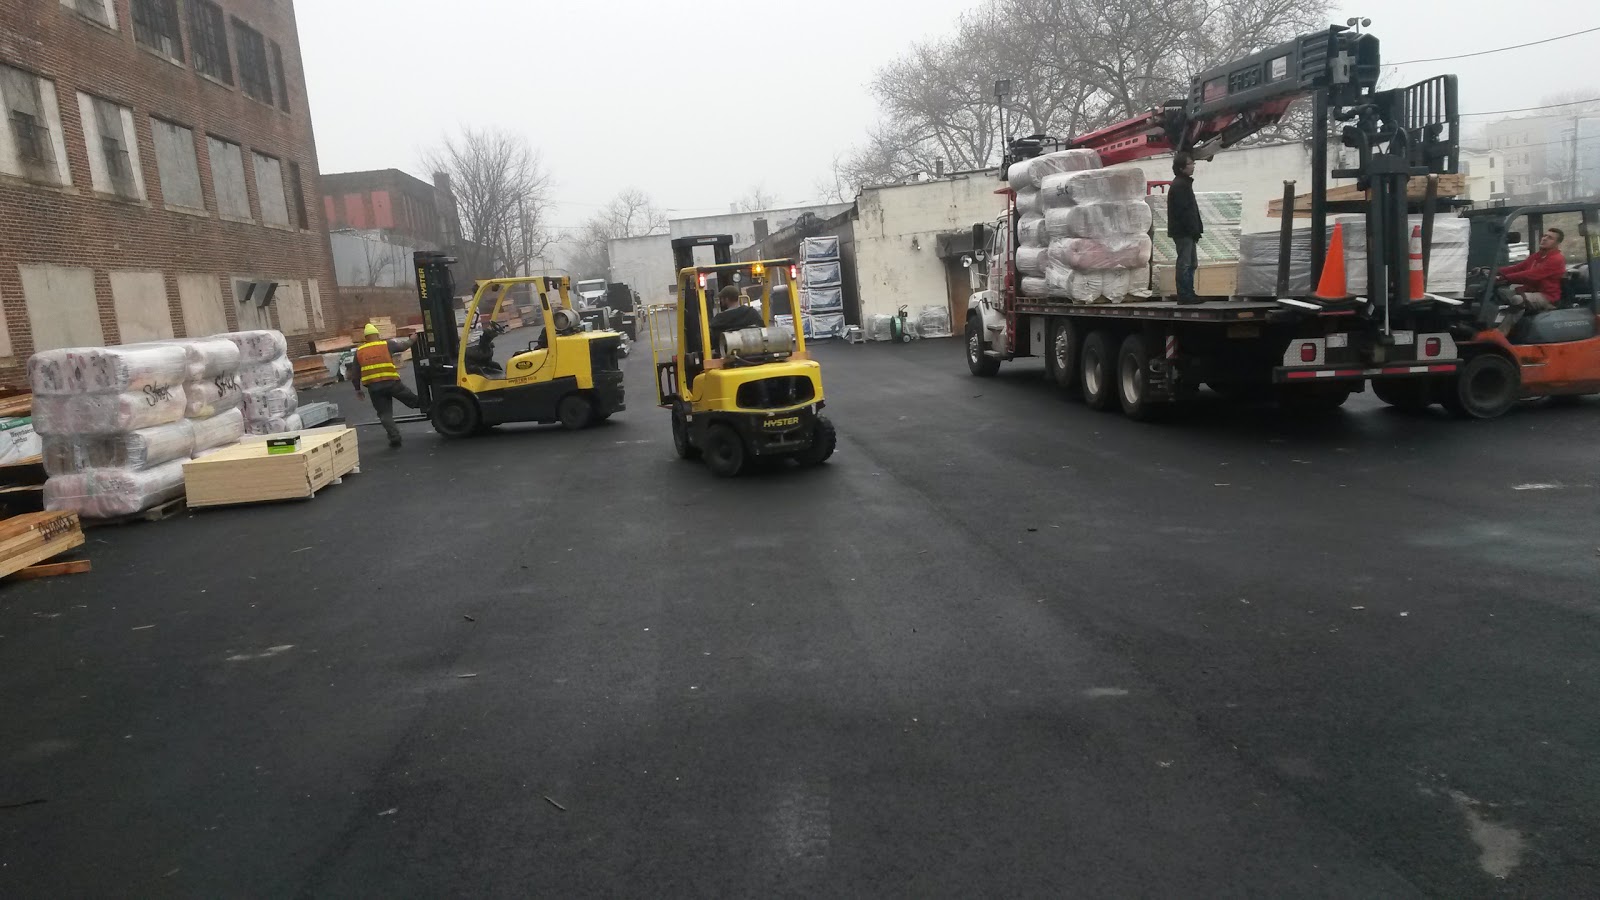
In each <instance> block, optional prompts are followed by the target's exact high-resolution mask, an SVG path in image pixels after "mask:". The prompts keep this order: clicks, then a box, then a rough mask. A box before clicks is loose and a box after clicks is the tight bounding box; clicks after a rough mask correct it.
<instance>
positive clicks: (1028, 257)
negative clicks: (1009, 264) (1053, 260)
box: [1017, 246, 1050, 277]
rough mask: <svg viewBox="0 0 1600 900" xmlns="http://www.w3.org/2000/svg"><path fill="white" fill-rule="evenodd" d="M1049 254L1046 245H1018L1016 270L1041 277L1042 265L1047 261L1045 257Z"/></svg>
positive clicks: (1042, 272) (1042, 273)
mask: <svg viewBox="0 0 1600 900" xmlns="http://www.w3.org/2000/svg"><path fill="white" fill-rule="evenodd" d="M1049 254H1050V250H1049V248H1046V247H1027V246H1023V247H1018V248H1017V271H1018V272H1021V273H1022V274H1024V275H1035V276H1040V277H1042V276H1043V275H1044V267H1045V263H1046V262H1047V261H1048V259H1047V257H1048V256H1049Z"/></svg>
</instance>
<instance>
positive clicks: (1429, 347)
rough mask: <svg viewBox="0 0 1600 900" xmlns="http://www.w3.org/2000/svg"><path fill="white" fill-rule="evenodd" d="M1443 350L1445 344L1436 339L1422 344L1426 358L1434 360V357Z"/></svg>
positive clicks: (1433, 338) (1430, 339)
mask: <svg viewBox="0 0 1600 900" xmlns="http://www.w3.org/2000/svg"><path fill="white" fill-rule="evenodd" d="M1443 349H1444V342H1443V341H1441V340H1439V339H1438V338H1436V337H1431V338H1428V339H1427V340H1426V341H1423V342H1422V355H1423V357H1424V358H1427V359H1432V358H1433V357H1435V356H1438V355H1439V351H1440V350H1443Z"/></svg>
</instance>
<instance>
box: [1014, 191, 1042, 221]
mask: <svg viewBox="0 0 1600 900" xmlns="http://www.w3.org/2000/svg"><path fill="white" fill-rule="evenodd" d="M1017 215H1018V216H1042V215H1044V202H1043V199H1042V198H1041V197H1040V196H1039V191H1038V190H1037V189H1031V190H1026V191H1017Z"/></svg>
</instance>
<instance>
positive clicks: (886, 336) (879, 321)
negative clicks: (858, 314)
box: [867, 315, 894, 341]
mask: <svg viewBox="0 0 1600 900" xmlns="http://www.w3.org/2000/svg"><path fill="white" fill-rule="evenodd" d="M892 318H894V317H893V316H883V315H878V316H868V317H867V340H869V341H887V340H891V339H893V337H894V332H893V331H891V330H890V329H891V328H892V327H893V326H892V325H891V324H890V322H889V320H890V319H892Z"/></svg>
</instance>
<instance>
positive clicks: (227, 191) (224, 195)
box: [206, 135, 250, 220]
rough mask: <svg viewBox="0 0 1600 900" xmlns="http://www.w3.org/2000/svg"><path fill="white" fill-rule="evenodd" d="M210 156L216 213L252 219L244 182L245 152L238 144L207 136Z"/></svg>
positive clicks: (231, 217) (228, 216)
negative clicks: (215, 195)
mask: <svg viewBox="0 0 1600 900" xmlns="http://www.w3.org/2000/svg"><path fill="white" fill-rule="evenodd" d="M206 147H207V149H208V150H209V151H210V153H211V186H212V188H213V189H214V190H215V191H216V194H217V212H219V213H221V214H222V215H223V216H224V217H226V218H229V219H246V220H248V219H250V193H249V191H248V189H247V188H246V187H245V181H244V151H243V150H241V149H239V145H238V144H230V143H228V142H227V141H224V140H220V139H218V138H214V137H211V136H210V135H207V136H206Z"/></svg>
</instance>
